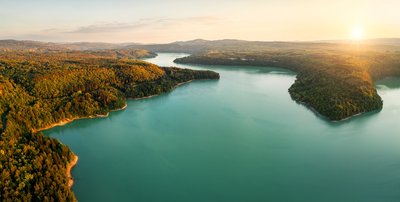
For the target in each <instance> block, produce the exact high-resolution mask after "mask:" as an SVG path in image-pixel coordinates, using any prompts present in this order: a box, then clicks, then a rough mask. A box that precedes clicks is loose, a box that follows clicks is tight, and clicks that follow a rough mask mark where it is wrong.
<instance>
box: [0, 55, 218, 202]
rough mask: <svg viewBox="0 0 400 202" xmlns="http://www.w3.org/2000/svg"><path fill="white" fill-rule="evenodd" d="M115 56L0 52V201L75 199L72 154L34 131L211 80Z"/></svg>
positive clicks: (210, 76) (206, 74)
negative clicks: (70, 174) (128, 100)
mask: <svg viewBox="0 0 400 202" xmlns="http://www.w3.org/2000/svg"><path fill="white" fill-rule="evenodd" d="M118 53H120V52H118ZM118 53H117V52H109V51H96V52H81V51H72V52H71V51H68V52H61V51H56V52H52V53H47V54H46V53H42V52H34V53H30V52H26V51H22V52H20V51H16V52H9V51H7V52H5V53H1V54H0V95H1V96H0V117H1V119H0V134H1V136H0V154H1V155H0V172H1V174H0V201H3V200H5V201H75V196H74V194H73V192H72V191H71V189H70V187H69V186H68V180H69V179H68V178H67V175H66V167H67V164H68V163H69V162H71V161H72V160H73V158H74V155H73V153H72V151H71V150H70V149H69V148H68V147H67V146H65V145H63V144H61V143H59V142H58V141H57V140H55V139H52V138H49V137H46V136H44V135H43V134H42V133H41V132H40V131H41V130H42V129H46V128H49V127H52V126H54V125H55V124H57V123H65V122H69V121H71V120H74V119H78V118H84V117H97V116H106V115H107V114H108V113H109V112H110V111H111V110H117V109H121V108H123V107H124V106H125V105H126V98H142V97H146V96H151V95H157V94H160V93H163V92H167V91H170V90H172V89H174V88H175V87H176V86H177V85H179V84H180V83H183V82H187V81H191V80H195V79H218V78H219V75H218V74H217V73H215V72H211V71H194V70H188V69H178V68H164V67H158V66H156V65H154V64H150V63H147V62H143V61H139V60H134V59H133V58H134V56H133V55H135V54H130V53H129V52H128V53H127V55H128V56H129V57H124V56H120V55H119V54H118ZM146 53H147V52H146ZM139 55H141V54H139Z"/></svg>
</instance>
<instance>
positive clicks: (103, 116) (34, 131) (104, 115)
mask: <svg viewBox="0 0 400 202" xmlns="http://www.w3.org/2000/svg"><path fill="white" fill-rule="evenodd" d="M127 107H128V104H127V103H125V105H124V106H123V107H121V108H118V109H113V110H110V111H109V112H107V113H106V114H96V115H91V116H85V117H76V118H69V119H64V120H62V121H59V122H57V123H54V124H51V125H49V126H45V127H43V128H39V129H32V132H33V133H37V132H41V131H44V130H48V129H51V128H54V127H57V126H64V125H66V124H68V123H71V122H73V121H75V120H80V119H94V118H106V117H108V116H109V115H110V112H115V111H120V110H124V109H126V108H127Z"/></svg>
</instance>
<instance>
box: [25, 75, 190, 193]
mask: <svg viewBox="0 0 400 202" xmlns="http://www.w3.org/2000/svg"><path fill="white" fill-rule="evenodd" d="M192 81H193V80H189V81H186V82H181V83H178V84H176V85H175V86H174V87H173V88H172V89H171V91H172V90H174V89H175V88H177V87H178V86H181V85H184V84H186V83H190V82H192ZM160 94H162V93H160ZM160 94H155V95H150V96H146V97H141V98H134V99H133V100H140V99H146V98H151V97H155V96H158V95H160ZM126 99H127V100H128V99H129V98H126ZM127 107H128V103H127V102H126V103H125V105H124V106H123V107H121V108H118V109H113V110H110V111H109V112H107V113H106V114H97V115H91V116H87V117H75V118H69V119H65V120H62V121H59V122H57V123H54V124H51V125H49V126H46V127H43V128H39V129H32V132H33V133H37V132H41V131H43V130H47V129H51V128H54V127H57V126H64V125H66V124H68V123H71V122H73V121H75V120H80V119H92V118H105V117H108V116H109V115H110V112H115V111H120V110H124V109H126V108H127ZM78 159H79V157H78V156H77V155H75V154H74V159H73V160H72V161H70V162H68V164H67V168H66V177H67V179H68V187H69V188H71V187H72V185H73V184H74V179H73V177H72V173H71V170H72V168H74V167H75V166H76V164H77V163H78Z"/></svg>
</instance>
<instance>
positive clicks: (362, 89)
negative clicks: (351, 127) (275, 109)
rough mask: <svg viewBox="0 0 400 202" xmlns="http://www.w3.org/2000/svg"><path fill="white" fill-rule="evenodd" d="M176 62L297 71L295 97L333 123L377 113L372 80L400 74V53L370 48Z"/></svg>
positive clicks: (222, 54)
mask: <svg viewBox="0 0 400 202" xmlns="http://www.w3.org/2000/svg"><path fill="white" fill-rule="evenodd" d="M175 62H177V63H192V64H204V65H251V66H269V67H280V68H286V69H289V70H292V71H294V72H297V79H296V81H295V83H294V84H293V85H292V86H291V87H290V88H289V93H290V95H291V97H292V98H293V99H294V100H295V101H297V102H299V103H301V104H305V105H306V106H308V107H310V108H312V109H313V110H314V111H316V112H318V114H320V115H323V116H324V117H327V118H328V119H330V120H334V121H338V120H343V119H346V118H348V117H351V116H354V115H358V114H361V113H365V112H371V111H378V110H380V109H381V108H382V106H383V101H382V99H381V97H380V96H379V95H378V93H377V91H376V89H375V86H374V81H376V80H379V79H382V78H385V77H396V76H400V52H399V51H389V50H386V51H376V50H375V51H373V50H371V49H368V48H366V49H358V48H353V49H324V50H320V49H302V48H298V49H296V48H293V49H270V50H265V51H259V50H257V51H252V50H235V51H224V50H213V51H206V52H200V53H196V54H193V55H191V56H188V57H185V58H178V59H176V60H175Z"/></svg>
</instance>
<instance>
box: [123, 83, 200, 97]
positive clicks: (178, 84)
mask: <svg viewBox="0 0 400 202" xmlns="http://www.w3.org/2000/svg"><path fill="white" fill-rule="evenodd" d="M197 80H201V79H197ZM192 81H193V80H189V81H185V82H181V83H177V84H176V85H175V86H174V87H173V88H172V89H171V90H170V91H172V90H174V89H176V88H177V87H179V86H181V85H184V84H186V83H190V82H192ZM170 91H168V92H170ZM163 93H166V92H163ZM163 93H159V94H154V95H149V96H145V97H140V98H127V99H129V100H143V99H147V98H152V97H156V96H159V95H161V94H163Z"/></svg>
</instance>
